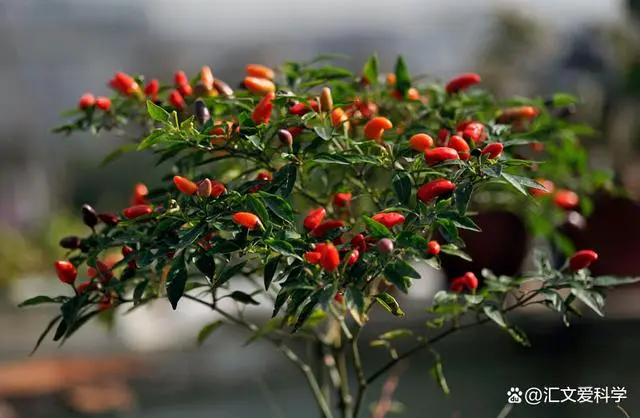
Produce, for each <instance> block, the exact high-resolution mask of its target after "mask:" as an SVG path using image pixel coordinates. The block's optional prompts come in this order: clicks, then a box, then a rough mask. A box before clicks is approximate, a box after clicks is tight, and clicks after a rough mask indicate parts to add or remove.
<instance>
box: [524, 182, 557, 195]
mask: <svg viewBox="0 0 640 418" xmlns="http://www.w3.org/2000/svg"><path fill="white" fill-rule="evenodd" d="M536 182H537V183H538V184H540V185H541V186H543V187H544V188H545V189H547V191H546V192H545V191H544V190H540V189H536V188H534V187H532V188H530V192H531V194H532V195H533V196H545V195H548V194H551V193H553V191H554V189H555V185H554V184H553V182H552V181H551V180H545V179H536Z"/></svg>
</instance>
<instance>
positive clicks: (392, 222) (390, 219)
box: [371, 212, 405, 228]
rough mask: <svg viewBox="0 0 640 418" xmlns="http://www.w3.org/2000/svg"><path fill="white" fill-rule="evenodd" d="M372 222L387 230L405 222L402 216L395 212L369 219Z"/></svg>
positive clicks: (384, 213) (379, 214) (380, 214)
mask: <svg viewBox="0 0 640 418" xmlns="http://www.w3.org/2000/svg"><path fill="white" fill-rule="evenodd" d="M371 219H373V220H374V221H376V222H378V223H381V224H382V225H384V226H386V227H387V228H393V227H394V226H396V225H398V224H401V223H403V222H404V221H405V217H404V215H402V214H400V213H397V212H382V213H378V214H376V215H373V216H372V217H371Z"/></svg>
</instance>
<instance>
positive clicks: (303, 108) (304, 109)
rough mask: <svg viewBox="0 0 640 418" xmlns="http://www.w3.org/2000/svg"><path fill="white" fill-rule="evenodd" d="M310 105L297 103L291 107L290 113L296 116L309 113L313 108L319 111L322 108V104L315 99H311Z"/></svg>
mask: <svg viewBox="0 0 640 418" xmlns="http://www.w3.org/2000/svg"><path fill="white" fill-rule="evenodd" d="M309 105H310V106H311V107H309V106H307V105H306V104H304V103H296V104H294V105H293V106H291V107H290V108H289V114H291V115H295V116H304V115H306V114H307V113H309V112H311V110H314V111H316V112H317V111H318V110H320V106H318V102H317V101H315V100H309Z"/></svg>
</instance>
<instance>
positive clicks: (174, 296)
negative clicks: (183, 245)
mask: <svg viewBox="0 0 640 418" xmlns="http://www.w3.org/2000/svg"><path fill="white" fill-rule="evenodd" d="M187 277H188V275H187V263H186V260H185V257H184V252H180V254H179V255H177V256H176V258H174V260H173V262H172V263H171V269H170V270H169V273H168V274H167V283H166V285H165V287H166V290H167V298H168V299H169V303H170V304H171V307H172V308H173V309H174V310H175V309H176V308H177V307H178V301H179V300H180V298H182V295H183V294H184V288H185V286H186V285H187Z"/></svg>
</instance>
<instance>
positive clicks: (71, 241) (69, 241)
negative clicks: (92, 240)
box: [59, 235, 82, 250]
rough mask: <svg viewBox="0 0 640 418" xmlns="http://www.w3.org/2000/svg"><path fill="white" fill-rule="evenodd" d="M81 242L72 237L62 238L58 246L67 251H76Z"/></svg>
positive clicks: (77, 238)
mask: <svg viewBox="0 0 640 418" xmlns="http://www.w3.org/2000/svg"><path fill="white" fill-rule="evenodd" d="M81 242H82V240H81V239H80V238H79V237H76V236H74V235H71V236H68V237H64V238H62V239H61V240H60V242H59V245H60V246H61V247H62V248H66V249H67V250H77V249H78V248H80V243H81Z"/></svg>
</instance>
